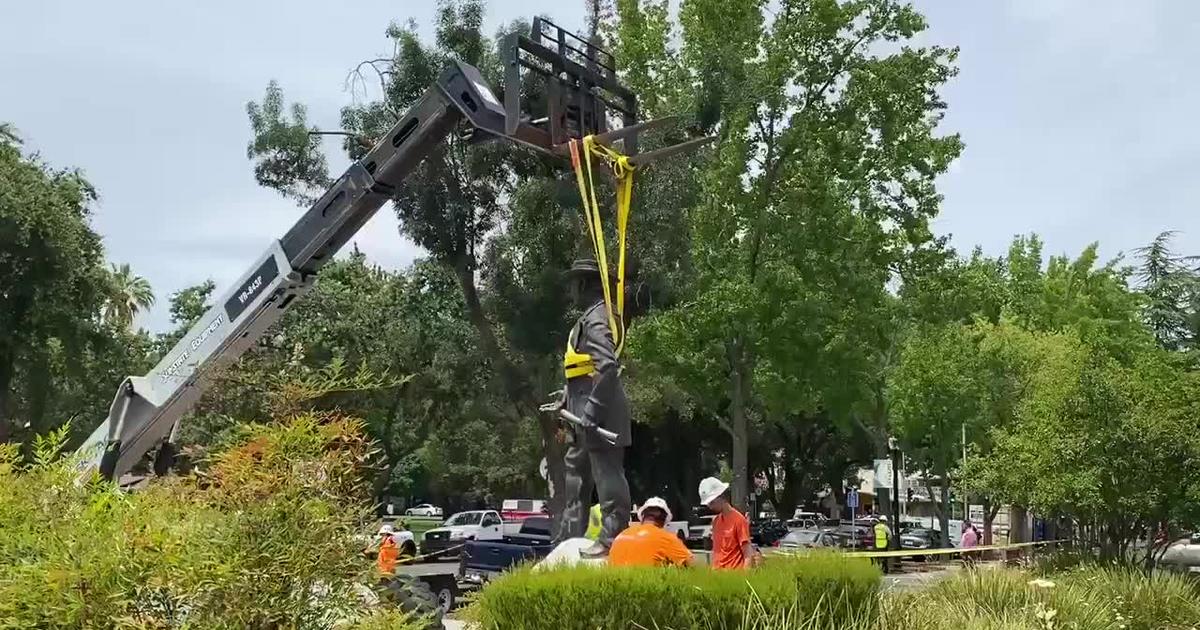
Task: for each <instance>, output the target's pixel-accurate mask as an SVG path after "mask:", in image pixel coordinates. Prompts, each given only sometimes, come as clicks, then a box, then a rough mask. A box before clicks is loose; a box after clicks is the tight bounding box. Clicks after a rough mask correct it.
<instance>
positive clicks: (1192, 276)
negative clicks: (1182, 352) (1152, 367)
mask: <svg viewBox="0 0 1200 630" xmlns="http://www.w3.org/2000/svg"><path fill="white" fill-rule="evenodd" d="M1174 236H1175V232H1169V231H1168V232H1163V233H1161V234H1159V235H1158V236H1157V237H1155V239H1154V241H1153V242H1151V243H1150V244H1149V245H1147V246H1145V247H1142V248H1139V249H1137V250H1136V253H1137V255H1138V258H1139V259H1140V260H1141V268H1140V269H1139V271H1138V280H1139V281H1140V282H1141V284H1142V294H1143V295H1144V296H1145V298H1146V305H1145V320H1146V325H1147V326H1149V327H1150V330H1151V331H1153V332H1154V338H1155V340H1156V341H1157V342H1158V344H1159V345H1160V346H1162V347H1164V348H1167V349H1168V350H1179V349H1183V348H1185V347H1195V346H1196V344H1197V342H1198V341H1200V266H1196V264H1197V260H1198V258H1197V257H1196V256H1179V255H1176V254H1175V253H1173V252H1172V251H1171V239H1172V237H1174Z"/></svg>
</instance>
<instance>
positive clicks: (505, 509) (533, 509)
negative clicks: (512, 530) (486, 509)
mask: <svg viewBox="0 0 1200 630" xmlns="http://www.w3.org/2000/svg"><path fill="white" fill-rule="evenodd" d="M546 512H547V507H546V502H545V501H542V500H541V499H505V500H504V502H503V503H501V504H500V517H501V518H503V519H504V520H505V521H506V522H513V521H523V520H525V519H527V518H529V517H531V516H545V515H546Z"/></svg>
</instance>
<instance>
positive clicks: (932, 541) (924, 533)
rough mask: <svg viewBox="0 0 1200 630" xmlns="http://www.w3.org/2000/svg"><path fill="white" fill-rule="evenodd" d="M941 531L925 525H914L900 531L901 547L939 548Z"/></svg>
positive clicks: (940, 545)
mask: <svg viewBox="0 0 1200 630" xmlns="http://www.w3.org/2000/svg"><path fill="white" fill-rule="evenodd" d="M941 547H942V532H940V531H938V530H936V529H928V528H925V527H914V528H912V529H906V530H904V531H902V532H900V548H901V549H940V548H941Z"/></svg>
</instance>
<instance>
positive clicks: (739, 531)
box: [700, 477, 757, 569]
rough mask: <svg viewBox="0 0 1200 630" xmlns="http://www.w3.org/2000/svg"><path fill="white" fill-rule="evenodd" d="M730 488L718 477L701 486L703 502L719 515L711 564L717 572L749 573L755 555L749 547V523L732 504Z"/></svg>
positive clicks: (702, 482) (714, 520)
mask: <svg viewBox="0 0 1200 630" xmlns="http://www.w3.org/2000/svg"><path fill="white" fill-rule="evenodd" d="M728 490H729V484H727V483H725V482H724V481H721V480H720V479H717V478H716V477H706V478H705V479H703V480H702V481H701V482H700V502H701V503H703V504H704V505H706V506H708V509H710V510H712V511H713V512H716V513H717V517H716V518H714V519H713V524H712V561H711V562H710V563H709V564H710V565H711V566H712V567H713V568H714V569H749V568H750V567H752V566H753V565H754V559H755V557H756V555H757V554H756V552H755V551H754V545H752V544H750V521H748V520H746V516H745V515H744V514H742V513H741V512H739V511H737V508H735V507H733V504H732V503H730V502H729V497H728V496H726V492H727V491H728Z"/></svg>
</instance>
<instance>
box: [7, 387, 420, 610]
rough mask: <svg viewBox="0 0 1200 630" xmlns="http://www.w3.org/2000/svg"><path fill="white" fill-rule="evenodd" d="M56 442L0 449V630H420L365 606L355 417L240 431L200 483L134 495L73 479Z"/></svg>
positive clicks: (57, 437) (307, 415) (295, 418)
mask: <svg viewBox="0 0 1200 630" xmlns="http://www.w3.org/2000/svg"><path fill="white" fill-rule="evenodd" d="M335 384H336V383H335ZM65 436H66V430H65V429H64V430H62V431H60V432H57V433H55V434H54V435H51V436H48V437H44V438H42V439H40V440H39V442H38V444H37V445H36V448H35V449H34V451H35V453H34V457H33V458H32V461H31V462H29V463H27V462H26V461H24V459H23V458H22V457H20V455H19V453H18V452H17V449H16V447H15V446H13V445H7V444H0V629H8V628H89V629H90V628H99V629H102V628H145V629H151V628H154V629H157V628H252V629H258V628H262V629H265V628H290V629H294V630H300V629H305V628H313V629H317V628H321V629H324V628H329V627H330V626H331V625H334V624H339V625H340V626H341V627H347V628H354V627H356V624H358V626H359V627H364V628H384V627H386V628H390V629H391V630H403V629H404V628H414V629H415V628H419V627H423V626H421V625H413V624H409V622H408V621H407V620H406V619H405V618H404V617H403V616H402V615H399V614H398V613H396V612H389V611H378V610H371V609H370V605H369V603H370V600H371V598H370V590H371V589H370V586H369V585H371V584H374V583H375V581H376V576H374V575H372V572H373V570H374V567H373V563H371V562H370V561H369V560H367V559H366V558H364V557H363V556H362V553H361V552H362V544H361V542H359V541H358V540H356V538H355V535H356V534H357V533H359V532H358V531H357V530H358V527H359V525H360V523H361V522H363V520H364V519H365V518H366V513H367V506H368V500H367V499H368V497H369V487H368V486H367V485H366V484H365V483H364V475H363V473H364V472H365V471H366V470H367V469H368V467H369V466H370V464H371V462H370V459H371V456H372V452H373V449H374V447H373V446H372V445H371V443H370V442H369V441H368V440H367V439H366V438H365V437H364V435H363V432H362V426H361V423H360V422H359V421H357V420H355V419H353V418H347V417H344V416H342V415H340V414H338V413H336V412H334V413H324V412H315V411H294V412H291V413H288V414H286V415H283V416H281V417H280V419H279V422H277V423H273V424H270V425H245V426H243V427H241V428H239V430H238V431H237V434H236V435H234V436H231V438H230V440H229V442H228V444H226V446H225V448H224V449H223V450H221V451H219V452H216V453H214V454H213V455H212V456H211V457H210V458H208V459H206V460H205V461H204V462H203V464H202V467H203V468H204V470H205V472H204V473H203V474H194V475H191V476H187V477H174V478H165V479H156V480H154V482H153V483H151V484H150V485H149V486H148V487H147V488H146V489H144V490H140V491H138V492H134V493H126V492H122V491H120V490H118V489H117V488H116V486H115V485H114V484H111V483H106V482H103V481H100V480H99V479H95V478H93V479H90V480H86V481H84V482H81V481H80V478H79V471H78V469H77V462H75V461H73V460H72V459H70V458H60V457H59V456H58V452H59V451H60V450H61V447H62V445H63V440H64V439H65ZM364 590H365V592H364Z"/></svg>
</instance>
